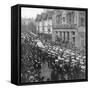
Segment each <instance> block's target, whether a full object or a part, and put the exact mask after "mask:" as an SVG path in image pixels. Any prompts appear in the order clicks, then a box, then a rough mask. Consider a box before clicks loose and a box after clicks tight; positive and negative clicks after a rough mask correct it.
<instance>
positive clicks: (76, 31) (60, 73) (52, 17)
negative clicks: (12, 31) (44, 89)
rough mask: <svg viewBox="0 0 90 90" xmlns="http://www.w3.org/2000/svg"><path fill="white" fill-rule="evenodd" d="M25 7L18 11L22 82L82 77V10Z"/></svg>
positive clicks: (83, 68) (84, 16)
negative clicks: (19, 15)
mask: <svg viewBox="0 0 90 90" xmlns="http://www.w3.org/2000/svg"><path fill="white" fill-rule="evenodd" d="M24 9H25V8H22V12H21V82H22V83H28V82H46V81H52V82H53V81H62V80H66V81H67V80H78V79H79V80H80V79H85V78H86V43H85V39H86V36H85V35H86V34H85V33H86V24H85V20H86V13H85V11H79V10H65V9H38V8H29V9H27V10H24Z"/></svg>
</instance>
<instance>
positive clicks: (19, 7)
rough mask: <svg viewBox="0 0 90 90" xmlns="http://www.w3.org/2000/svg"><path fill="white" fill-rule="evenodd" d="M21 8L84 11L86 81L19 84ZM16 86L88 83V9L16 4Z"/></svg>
mask: <svg viewBox="0 0 90 90" xmlns="http://www.w3.org/2000/svg"><path fill="white" fill-rule="evenodd" d="M21 8H44V9H65V10H77V11H85V13H86V22H85V26H86V41H85V42H86V79H78V80H61V81H46V82H28V83H21ZM18 9H19V10H18V19H19V22H18V52H17V54H18V77H19V78H18V84H19V85H35V84H53V83H54V84H55V83H70V82H82V81H88V8H75V7H58V6H44V5H27V4H26V5H25V4H18Z"/></svg>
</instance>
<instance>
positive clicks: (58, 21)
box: [56, 15, 62, 24]
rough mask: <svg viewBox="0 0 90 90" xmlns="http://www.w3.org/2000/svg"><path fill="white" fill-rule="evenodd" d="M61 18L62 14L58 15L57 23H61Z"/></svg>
mask: <svg viewBox="0 0 90 90" xmlns="http://www.w3.org/2000/svg"><path fill="white" fill-rule="evenodd" d="M61 19H62V17H61V15H57V16H56V23H57V24H59V23H61Z"/></svg>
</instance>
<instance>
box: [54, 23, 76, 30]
mask: <svg viewBox="0 0 90 90" xmlns="http://www.w3.org/2000/svg"><path fill="white" fill-rule="evenodd" d="M53 28H54V29H76V28H77V25H76V24H62V25H60V24H58V25H53Z"/></svg>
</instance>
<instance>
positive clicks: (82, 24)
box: [80, 17, 84, 26]
mask: <svg viewBox="0 0 90 90" xmlns="http://www.w3.org/2000/svg"><path fill="white" fill-rule="evenodd" d="M80 26H84V18H83V17H81V18H80Z"/></svg>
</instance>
